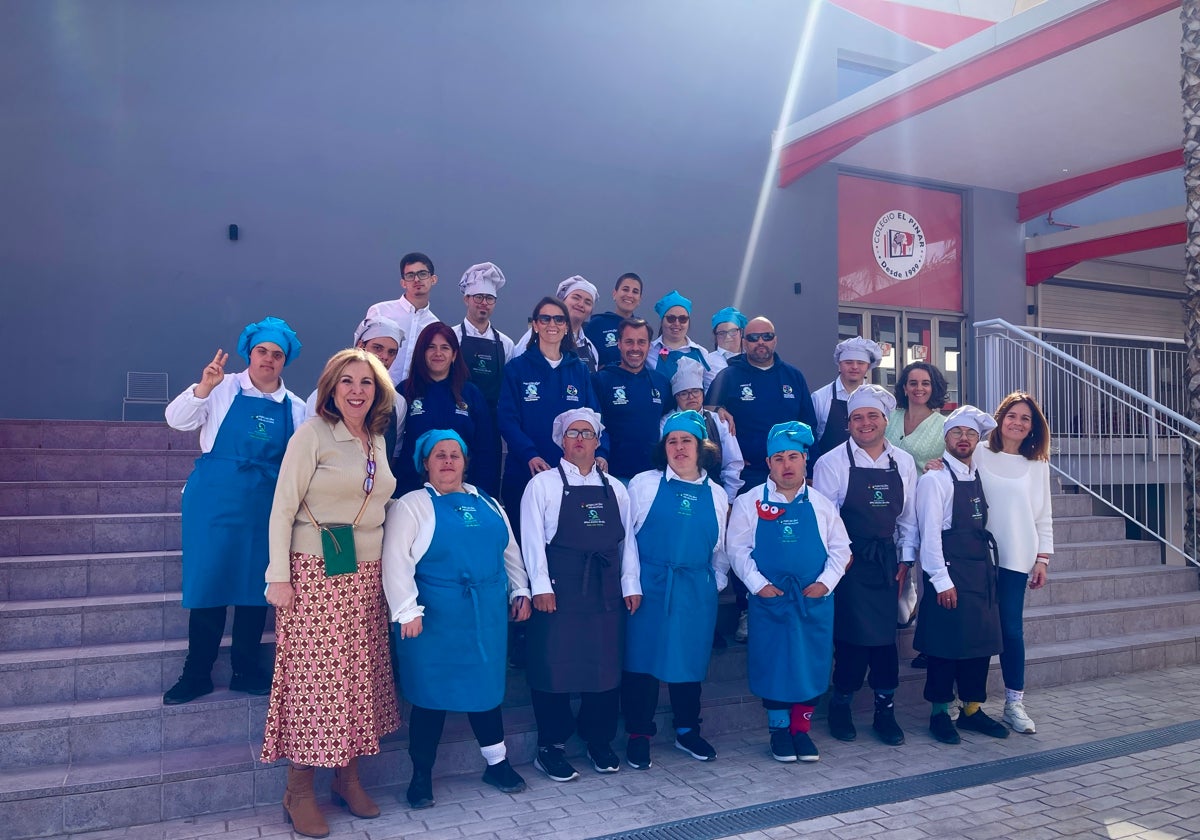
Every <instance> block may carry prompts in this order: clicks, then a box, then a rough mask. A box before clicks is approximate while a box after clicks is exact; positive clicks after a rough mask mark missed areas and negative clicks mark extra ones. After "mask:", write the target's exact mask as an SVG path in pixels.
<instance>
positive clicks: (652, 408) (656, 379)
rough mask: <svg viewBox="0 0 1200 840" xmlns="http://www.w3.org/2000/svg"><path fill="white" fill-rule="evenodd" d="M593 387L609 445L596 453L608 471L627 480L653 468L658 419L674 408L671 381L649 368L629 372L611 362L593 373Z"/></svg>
mask: <svg viewBox="0 0 1200 840" xmlns="http://www.w3.org/2000/svg"><path fill="white" fill-rule="evenodd" d="M592 386H593V387H594V388H595V389H596V398H597V399H598V400H600V415H601V416H602V417H603V418H604V428H605V431H606V432H607V433H608V448H607V449H605V450H600V451H597V453H596V454H597V455H599V456H601V457H603V458H607V459H608V471H609V472H610V473H611V474H612V475H615V476H616V477H617V478H624V479H630V478H633V477H634V476H635V475H637V474H638V473H640V472H645V471H646V470H649V469H653V465H652V464H651V463H650V453H651V451H652V450H653V449H654V445H655V444H656V443H658V437H659V436H658V426H659V421H660V420H661V419H662V416H663V415H664V414H666V413H667V412H668V411H670V410H671V409H672V408H674V407H675V400H674V399H672V398H671V385H670V383H669V382H667V380H666V379H665V378H664V377H663V375H662V374H661V373H659V372H658V371H655V370H650V368H648V367H643V368H642V369H641V370H640V371H638V372H637V373H630V372H629V371H627V370H625V369H624V368H622V367H620V366H619V365H613V366H611V367H606V368H604V369H603V370H598V371H596V372H595V373H594V374H592Z"/></svg>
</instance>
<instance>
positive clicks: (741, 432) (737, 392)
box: [704, 316, 816, 492]
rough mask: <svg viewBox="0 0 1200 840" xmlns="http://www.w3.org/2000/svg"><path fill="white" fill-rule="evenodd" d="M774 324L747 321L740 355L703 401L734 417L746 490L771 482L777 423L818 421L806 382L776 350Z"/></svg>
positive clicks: (743, 486) (759, 320)
mask: <svg viewBox="0 0 1200 840" xmlns="http://www.w3.org/2000/svg"><path fill="white" fill-rule="evenodd" d="M777 340H778V339H777V338H776V335H775V325H774V324H772V323H771V322H770V321H769V320H768V319H766V318H763V317H761V316H760V317H758V318H754V319H753V320H751V321H750V322H749V323H748V324H746V332H745V334H744V335H743V337H742V351H743V352H742V355H740V356H734V357H733V358H731V359H730V360H729V367H727V368H725V369H724V370H722V371H721V372H720V373H718V374H717V376H716V378H715V379H714V380H713V382H712V385H711V386H709V389H708V395H707V397H706V398H705V400H704V404H705V405H713V406H720V407H721V408H724V409H725V410H726V411H727V412H729V414H730V415H732V416H733V419H734V423H735V426H736V428H737V438H738V443H739V444H740V445H741V447H742V454H743V455H744V456H745V460H746V467H745V469H743V470H742V479H743V480H744V482H745V483H744V484H743V485H742V492H745V491H746V490H747V489H749V488H751V487H756V486H758V485H760V484H763V483H764V482H765V481H766V480H767V468H766V464H767V433H768V432H770V430H771V427H772V426H774V425H775V424H777V423H787V422H790V421H793V420H798V421H800V422H801V423H804V424H806V425H808V426H810V427H811V426H812V425H814V424H815V423H816V419H815V417H814V415H813V407H812V395H811V394H810V393H809V390H808V382H807V381H806V380H805V378H804V374H803V373H801V372H800V370H799V369H798V368H795V367H793V366H792V365H789V364H788V363H787V362H785V361H783V360H782V359H780V358H779V356H778V354H777V353H776V352H775V346H776V343H777Z"/></svg>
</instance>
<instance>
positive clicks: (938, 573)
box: [917, 457, 975, 592]
mask: <svg viewBox="0 0 1200 840" xmlns="http://www.w3.org/2000/svg"><path fill="white" fill-rule="evenodd" d="M942 460H943V461H945V462H946V463H947V464H949V465H950V469H951V470H953V471H954V475H955V477H956V478H957V479H958V480H959V481H974V480H975V465H974V463H972V464H964V463H963V462H962V461H960V460H958V459H957V458H954V457H948V458H943V459H942ZM953 514H954V482H953V480H952V479H951V478H950V473H949V472H947V470H946V467H942V469H940V470H926V471H925V474H924V475H922V476H921V479H920V480H919V481H918V482H917V525H918V526H919V527H920V529H921V568H922V569H923V570H924V571H925V574H927V575H929V582H930V583H932V584H933V588H934V589H935V590H937V591H938V592H945V591H946V590H947V589H950V588H952V587H953V586H954V581H952V580H950V573H949V572H948V571H946V557H945V555H943V554H942V531H945V530H946V529H947V528H949V527H950V521H951V519H953Z"/></svg>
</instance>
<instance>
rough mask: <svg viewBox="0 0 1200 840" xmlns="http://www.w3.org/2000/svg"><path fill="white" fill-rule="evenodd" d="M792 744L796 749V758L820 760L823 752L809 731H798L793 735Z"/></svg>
mask: <svg viewBox="0 0 1200 840" xmlns="http://www.w3.org/2000/svg"><path fill="white" fill-rule="evenodd" d="M792 746H793V747H794V748H795V749H796V758H798V759H800V760H801V761H820V760H821V753H820V752H819V751H818V750H817V745H816V744H814V743H813V739H812V738H810V737H809V735H808V733H807V732H797V733H796V734H795V735H793V736H792Z"/></svg>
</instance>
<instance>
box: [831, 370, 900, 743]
mask: <svg viewBox="0 0 1200 840" xmlns="http://www.w3.org/2000/svg"><path fill="white" fill-rule="evenodd" d="M895 407H896V398H895V397H894V396H892V394H891V393H890V392H889V391H888V390H887V389H886V388H883V387H881V386H879V385H862V386H860V387H859V388H858V389H857V390H855V392H854V393H853V394H851V395H850V398H849V399H848V400H847V402H846V409H847V411H848V412H849V424H850V439H849V440H847V441H846V442H845V444H843V445H842V446H838V447H835V448H834V449H832V450H830V451H829V452H826V453H825V457H824V458H822V459H821V460H820V462H819V463H818V464H817V466H816V468H815V469H814V470H813V488H814V489H816V490H818V491H819V492H820V493H822V494H823V495H824V496H826V497H827V498H829V499H831V500H832V501H833V502H834V503H835V504H836V505H837V506H838V509H839V511H840V513H841V517H842V522H843V523H844V524H845V526H846V532H847V533H848V534H849V535H850V552H851V554H852V555H853V556H854V562H853V563H852V564H851V565H850V567H849V568H848V569H847V570H846V575H845V577H843V578H842V580H841V583H839V584H838V587H837V590H835V592H834V600H835V606H836V609H835V610H834V622H833V651H834V665H833V697H832V698H831V700H830V704H829V730H830V733H831V734H832V735H833V737H834V738H837V739H838V740H839V741H853V740H854V739H855V738H856V737H857V732H856V731H855V728H854V720H853V717H852V715H851V713H850V704H851V702H852V700H853V698H854V692H855V691H857V690H858V689H860V688H862V684H863V679H864V678H865V677H866V676H867V672H868V669H869V670H870V686H871V690H872V691H873V692H874V693H875V716H874V720H873V722H872V729H874V731H875V734H876V735H878V736H879V738H880V740H882V741H883V742H884V743H885V744H889V745H891V746H897V745H899V744H903V743H904V732H903V731H902V730H901V729H900V727H899V725H898V724H897V723H896V714H895V705H894V703H893V695H894V694H895V692H896V688H897V686H899V685H900V658H899V651H898V650H897V649H896V598H897V597H898V595H899V590H900V585H901V582H902V581H903V580H904V579H905V577H906V576H907V573H908V572H909V571H910V570H911V568H912V564H913V563H914V562H915V561H916V552H917V513H916V505H915V499H916V491H917V465H916V463H915V462H914V461H913V458H912V456H911V455H909V454H908V453H907V452H905V451H903V450H902V449H898V448H897V447H895V446H893V445H892V444H891V443H889V442H888V440H887V438H886V437H885V436H884V432H885V431H886V430H887V418H888V415H889V413H890V412H891V411H892V409H894V408H895ZM897 548H898V549H899V552H900V556H899V557H898V556H897Z"/></svg>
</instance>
